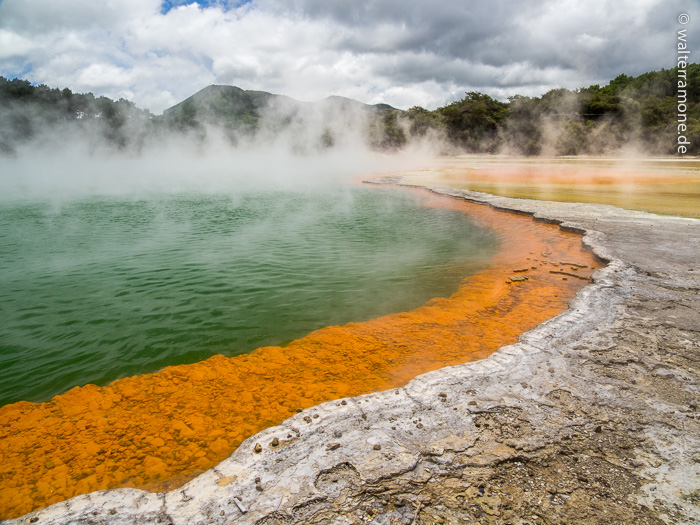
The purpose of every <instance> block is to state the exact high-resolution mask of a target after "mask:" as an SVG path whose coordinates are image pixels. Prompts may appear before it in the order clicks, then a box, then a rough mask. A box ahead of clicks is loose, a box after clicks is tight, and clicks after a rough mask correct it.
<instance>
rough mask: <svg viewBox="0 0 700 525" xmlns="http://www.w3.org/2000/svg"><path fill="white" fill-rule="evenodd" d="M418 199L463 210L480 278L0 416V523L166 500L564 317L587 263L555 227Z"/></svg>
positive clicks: (1, 411) (574, 242) (18, 406)
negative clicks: (284, 429)
mask: <svg viewBox="0 0 700 525" xmlns="http://www.w3.org/2000/svg"><path fill="white" fill-rule="evenodd" d="M428 199H429V203H428V205H430V206H441V207H449V208H455V209H459V210H463V211H464V212H465V213H468V214H470V216H472V217H473V218H474V219H475V220H476V221H478V222H480V223H481V224H482V225H483V226H485V227H487V228H489V229H491V230H493V231H495V232H496V233H497V234H498V235H499V236H500V239H501V250H500V252H499V253H498V254H497V255H496V256H495V258H494V259H493V260H492V264H491V265H490V266H489V268H488V269H486V270H483V271H481V272H479V273H477V274H476V275H473V276H472V277H469V278H468V279H465V280H464V281H463V282H462V283H461V286H460V288H459V290H458V291H457V292H456V293H455V294H454V295H452V296H451V297H449V298H438V299H434V300H432V301H430V302H429V303H428V304H426V305H424V306H422V307H420V308H417V309H415V310H412V311H410V312H405V313H397V314H391V315H386V316H384V317H381V318H378V319H374V320H371V321H367V322H362V323H351V324H348V325H345V326H329V327H326V328H323V329H321V330H317V331H315V332H312V333H310V334H309V335H307V336H306V337H304V338H302V339H299V340H297V341H294V342H292V343H290V344H288V345H287V346H286V347H265V348H259V349H257V350H255V351H254V352H252V353H251V354H248V355H242V356H236V357H231V358H228V357H223V356H220V355H218V356H214V357H212V358H210V359H207V360H206V361H203V362H199V363H195V364H191V365H182V366H173V367H168V368H165V369H163V370H161V371H160V372H157V373H154V374H149V375H141V376H135V377H127V378H124V379H120V380H118V381H114V382H113V383H111V384H109V385H107V386H105V387H97V386H94V385H87V386H83V387H76V388H74V389H72V390H70V391H69V392H67V393H65V394H63V395H59V396H56V397H54V398H53V399H52V400H51V401H49V402H47V403H38V404H37V403H29V402H19V403H14V404H12V405H7V406H4V407H2V408H0V457H1V458H2V461H0V517H2V518H10V517H16V516H20V515H22V514H24V513H26V512H29V511H32V510H34V509H38V508H41V507H44V506H47V505H50V504H52V503H56V502H58V501H62V500H65V499H68V498H70V497H72V496H75V495H77V494H82V493H87V492H91V491H94V490H98V489H109V488H115V487H138V488H142V489H147V490H151V491H164V490H168V489H172V488H174V487H177V486H179V485H181V484H183V483H185V482H186V481H188V480H190V479H192V478H193V477H195V476H196V475H198V474H200V473H201V472H203V471H205V470H207V469H209V468H211V467H213V466H214V465H216V464H217V463H219V462H220V461H222V460H223V459H224V458H226V457H227V456H229V455H230V454H231V453H232V452H233V451H234V450H235V449H236V448H237V447H238V445H239V444H240V443H241V442H242V441H243V440H244V439H246V438H248V437H249V436H252V435H253V434H255V433H256V432H258V431H260V430H262V429H264V428H267V427H270V426H272V425H276V424H278V423H280V422H282V421H283V420H284V419H286V418H288V417H289V416H290V415H291V414H292V413H294V412H295V411H297V409H304V408H307V407H311V406H313V405H316V404H318V403H322V402H324V401H329V400H332V399H338V398H341V397H346V396H354V395H358V394H363V393H368V392H373V391H378V390H384V389H389V388H394V387H399V386H401V385H404V384H405V383H406V382H407V381H409V380H410V379H412V378H413V377H415V376H416V375H418V374H421V373H424V372H428V371H430V370H435V369H437V368H441V367H444V366H447V365H454V364H458V363H464V362H468V361H473V360H476V359H482V358H484V357H486V356H488V355H489V354H490V353H492V352H494V351H495V350H497V349H498V348H500V347H502V346H504V345H507V344H510V343H514V342H515V341H516V340H517V338H518V336H519V334H521V333H523V332H524V331H526V330H529V329H531V328H533V327H534V326H536V325H537V324H539V323H541V322H543V321H544V320H546V319H549V318H551V317H553V316H554V315H556V314H558V313H560V312H562V311H563V310H564V309H565V308H566V306H567V302H568V301H569V300H570V299H571V298H572V297H573V296H574V294H575V293H576V291H577V290H579V289H580V288H581V287H582V286H584V285H585V284H586V281H587V280H588V278H589V276H590V275H591V274H592V273H593V271H594V268H595V266H596V264H597V263H596V261H595V260H594V258H593V256H592V255H591V254H590V253H588V252H586V251H584V250H583V249H582V246H581V237H580V236H578V235H574V234H570V233H565V232H562V231H560V230H559V228H558V227H556V226H553V225H547V224H541V223H536V222H534V221H533V220H532V219H530V218H528V217H524V216H520V215H515V214H510V213H504V212H498V211H494V210H493V209H490V208H489V207H487V206H484V205H477V204H471V203H466V202H462V201H458V200H455V199H450V198H447V197H439V196H435V195H431V196H430V197H429V198H428ZM455 235H459V232H455ZM572 266H573V267H572ZM515 270H522V271H518V272H516V271H515ZM551 271H556V272H563V271H566V272H568V273H575V274H576V275H577V276H578V278H576V279H573V278H567V276H566V275H563V274H561V273H551ZM516 277H527V279H517V278H516Z"/></svg>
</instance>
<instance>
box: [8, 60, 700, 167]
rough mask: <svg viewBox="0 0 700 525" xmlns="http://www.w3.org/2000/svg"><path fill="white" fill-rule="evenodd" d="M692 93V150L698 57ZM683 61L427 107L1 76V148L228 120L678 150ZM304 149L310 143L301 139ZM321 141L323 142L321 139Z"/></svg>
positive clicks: (494, 144) (507, 147) (483, 146)
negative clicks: (148, 100) (106, 90)
mask: <svg viewBox="0 0 700 525" xmlns="http://www.w3.org/2000/svg"><path fill="white" fill-rule="evenodd" d="M686 77H687V87H686V88H684V89H685V93H684V95H685V96H684V97H683V98H684V100H685V106H686V112H685V116H686V119H687V121H686V125H687V129H686V130H684V131H683V133H684V134H685V136H686V137H687V139H688V142H690V144H689V145H688V153H690V154H693V155H698V154H700V64H690V65H689V66H688V68H687V71H686ZM678 103H679V97H678V70H677V69H668V70H661V71H655V72H650V73H645V74H643V75H640V76H638V77H630V76H627V75H624V74H622V75H619V76H618V77H616V78H615V79H614V80H612V81H611V82H610V83H609V84H608V85H605V86H599V85H594V86H589V87H587V88H581V89H577V90H567V89H563V88H562V89H554V90H551V91H549V92H547V93H545V94H544V95H542V96H541V97H524V96H519V95H516V96H514V97H511V98H509V99H508V101H507V102H502V101H498V100H495V99H493V98H492V97H490V96H489V95H486V94H483V93H477V92H469V93H466V94H465V97H464V98H463V99H461V100H458V101H456V102H453V103H451V104H449V105H447V106H444V107H441V108H438V109H435V110H433V111H428V110H426V109H423V108H420V107H413V108H411V109H409V110H408V111H401V110H398V109H395V108H392V107H391V106H388V105H385V104H378V105H374V106H370V105H366V104H362V103H360V102H357V101H353V100H350V99H345V98H342V97H329V98H327V99H324V100H323V101H320V102H316V103H310V102H299V101H296V100H293V99H291V98H289V97H284V96H280V95H272V94H270V93H266V92H262V91H244V90H242V89H240V88H237V87H233V86H210V87H208V88H205V89H204V90H202V91H200V92H199V93H197V94H195V95H193V96H192V97H189V98H188V99H187V100H185V101H183V102H182V103H180V104H178V105H176V106H174V107H173V108H170V109H169V110H166V111H165V112H164V114H163V115H161V116H154V115H152V114H151V113H150V112H148V111H146V110H142V109H139V108H137V107H136V106H135V105H134V104H133V103H132V102H129V101H127V100H124V99H120V100H118V101H113V100H110V99H108V98H106V97H95V96H94V95H92V94H89V93H88V94H78V93H73V92H71V90H69V89H63V90H60V89H52V88H49V87H47V86H44V85H32V84H30V83H29V82H28V81H26V80H21V79H14V80H7V79H5V78H2V77H0V154H4V155H12V154H15V153H16V152H17V150H18V148H20V147H22V145H24V144H28V143H30V142H32V141H34V142H32V143H34V144H36V143H41V144H56V145H59V146H60V145H61V144H62V143H65V142H69V141H83V142H84V143H85V144H87V145H88V146H89V147H90V148H91V149H98V148H102V149H109V150H127V149H128V150H135V151H138V150H139V149H140V148H143V147H144V146H145V145H148V144H150V143H154V142H156V141H158V140H160V139H162V138H167V137H171V136H174V135H183V134H184V135H187V136H188V137H190V138H193V139H194V140H198V141H205V140H206V139H207V136H208V134H209V133H211V131H212V130H215V129H218V130H220V131H222V132H223V135H224V136H225V137H226V138H227V139H228V140H229V141H230V142H231V143H233V144H237V143H239V141H240V139H241V138H245V137H254V136H261V137H263V138H265V139H270V138H271V137H273V136H275V134H280V133H284V132H289V134H290V135H292V136H294V137H296V138H297V139H298V138H299V137H301V135H303V134H312V135H313V136H311V137H310V142H309V137H305V140H306V142H307V143H311V144H313V145H314V147H315V148H328V147H333V146H334V145H336V144H337V143H338V140H339V138H340V137H341V136H343V134H344V133H346V132H348V131H349V130H350V129H353V130H354V131H355V132H358V133H360V134H361V135H362V136H363V137H364V140H365V143H366V144H367V145H368V146H369V147H372V148H373V149H378V150H398V149H401V148H404V147H407V146H409V145H410V144H411V143H412V141H413V140H416V139H425V140H430V141H432V142H434V143H435V144H438V145H439V149H440V150H441V151H442V152H444V153H459V152H474V153H506V154H515V155H583V154H587V155H600V154H611V153H616V152H620V151H622V150H625V149H628V148H632V150H633V151H634V150H637V151H644V152H645V153H649V154H659V155H661V154H674V153H676V146H677V136H678V120H679V117H678ZM300 151H307V152H308V151H309V150H308V148H307V149H304V148H300ZM312 151H313V149H312Z"/></svg>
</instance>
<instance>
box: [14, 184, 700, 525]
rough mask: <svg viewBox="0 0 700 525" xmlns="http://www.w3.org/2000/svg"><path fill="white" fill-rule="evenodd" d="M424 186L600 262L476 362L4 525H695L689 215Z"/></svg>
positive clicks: (698, 316) (694, 298) (698, 441)
mask: <svg viewBox="0 0 700 525" xmlns="http://www.w3.org/2000/svg"><path fill="white" fill-rule="evenodd" d="M374 182H377V181H376V180H375V181H374ZM385 182H391V183H397V182H403V183H408V184H415V183H416V181H415V180H411V178H410V177H407V178H406V179H401V178H396V177H393V178H389V179H385ZM433 191H436V192H437V193H440V194H444V195H450V196H452V197H454V198H458V199H468V200H470V201H473V202H478V203H483V204H486V205H490V206H493V207H495V208H498V209H502V210H509V211H513V212H517V213H525V214H530V215H533V217H534V218H535V220H541V221H546V222H552V223H557V224H559V225H560V227H562V228H565V229H567V230H570V231H579V232H581V233H583V234H584V237H583V243H584V244H585V245H586V246H587V247H589V248H590V249H591V250H592V251H593V252H594V253H595V254H596V256H598V257H599V258H601V259H604V260H606V261H608V264H607V266H606V267H604V268H602V269H599V270H597V271H596V273H595V274H594V275H593V283H592V284H590V285H588V286H586V287H585V288H583V289H582V290H581V291H580V292H579V293H578V295H577V296H576V298H575V299H574V300H573V301H571V303H570V305H569V309H568V310H567V311H565V312H564V313H562V314H560V315H559V316H557V317H555V318H554V319H551V320H550V321H547V322H545V323H543V324H541V325H539V326H537V327H536V328H534V329H533V330H530V331H529V332H527V333H525V334H523V335H522V336H521V337H520V339H519V341H518V342H517V343H515V344H513V345H510V346H507V347H504V348H502V349H500V350H499V351H497V352H496V353H495V354H492V355H491V356H490V357H488V358H486V359H483V360H481V361H476V362H472V363H467V364H464V365H457V366H453V367H449V368H444V369H441V370H437V371H435V372H430V373H427V374H424V375H422V376H419V377H417V378H416V379H414V380H412V381H411V382H410V383H408V384H407V385H406V386H405V387H402V388H398V389H392V390H389V391H385V392H380V393H374V394H368V395H365V396H360V397H356V398H351V399H348V400H345V401H342V402H341V401H331V402H328V403H324V404H322V405H318V406H316V407H313V408H310V409H307V410H305V411H304V412H302V413H300V414H297V415H295V416H293V417H291V418H290V419H288V420H286V421H284V422H283V423H282V424H281V425H279V426H277V427H272V428H269V429H267V430H265V431H263V432H261V433H259V434H257V435H255V436H253V437H251V438H250V439H248V440H247V441H245V442H244V443H243V444H242V445H241V446H240V447H239V448H238V450H236V452H234V454H233V455H232V456H231V457H230V458H229V459H227V460H225V461H223V462H222V463H221V464H219V465H218V466H217V467H215V468H213V469H210V470H209V471H207V472H206V473H204V474H202V475H201V476H199V477H198V478H196V479H194V480H193V481H191V482H190V483H188V484H186V485H185V486H183V487H181V488H179V489H176V490H173V491H171V492H168V493H165V494H152V493H148V492H144V491H139V490H135V489H118V490H114V491H100V492H96V493H92V494H88V495H84V496H79V497H77V498H74V499H72V500H68V501H67V502H63V503H58V504H55V505H53V506H51V507H48V508H46V509H42V510H39V511H36V512H35V513H32V514H28V515H26V516H24V517H23V518H19V519H17V520H10V521H8V523H25V522H26V523H29V522H30V521H31V522H32V523H35V522H36V523H56V524H58V523H65V522H67V521H70V520H81V519H82V520H88V519H89V520H93V521H97V520H104V521H105V522H110V519H112V520H113V519H114V518H115V517H116V516H118V518H119V522H120V523H143V524H145V523H153V522H156V521H157V520H159V519H160V520H161V521H163V522H169V523H222V524H223V523H263V522H264V523H285V524H287V523H309V522H334V523H350V522H356V521H361V520H362V521H367V522H375V523H437V522H445V523H453V522H465V523H467V522H470V521H473V520H477V521H478V522H480V523H519V524H524V523H526V522H527V523H552V522H567V523H642V524H646V523H648V524H651V523H687V524H690V523H697V521H698V520H700V478H699V476H698V472H699V470H700V455H698V450H700V415H699V414H698V410H697V408H698V406H700V370H699V366H698V358H697V355H698V350H700V331H699V330H698V326H699V325H700V262H698V253H700V220H697V219H690V218H678V217H667V216H657V215H652V214H649V213H644V212H636V211H626V210H622V209H620V208H615V207H612V206H607V205H600V204H576V203H567V202H549V201H535V200H526V199H513V198H507V197H498V196H494V195H490V194H487V193H477V192H472V191H466V190H459V189H445V188H443V189H439V188H438V189H434V190H433ZM311 416H312V417H311ZM316 416H318V417H316ZM307 419H308V421H307ZM278 436H286V437H288V438H289V440H288V441H285V446H284V447H280V448H278V449H276V450H268V449H267V447H266V448H265V450H263V451H262V453H261V454H256V453H255V452H254V450H253V449H254V448H255V447H256V444H257V443H266V444H267V443H269V442H272V441H273V440H274V439H276V438H277V437H278ZM35 518H36V519H35Z"/></svg>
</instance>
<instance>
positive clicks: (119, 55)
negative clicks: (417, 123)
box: [0, 0, 700, 112]
mask: <svg viewBox="0 0 700 525" xmlns="http://www.w3.org/2000/svg"><path fill="white" fill-rule="evenodd" d="M184 4H185V5H180V6H179V7H175V8H173V9H171V10H170V11H168V12H167V13H165V14H163V13H161V2H160V0H103V1H101V2H95V1H94V0H62V1H61V2H56V1H52V0H3V1H0V74H1V75H5V76H14V75H21V76H23V77H25V78H28V79H29V80H32V81H34V82H41V83H46V84H48V85H50V86H55V87H69V88H71V89H73V90H74V91H93V92H95V93H96V94H98V95H100V94H104V95H107V96H110V97H116V98H119V97H121V96H123V97H130V98H132V99H133V100H134V102H136V103H137V105H139V106H142V107H147V108H149V109H151V110H152V111H154V112H160V111H162V110H163V109H165V108H166V107H168V106H170V105H172V104H174V103H177V102H179V101H180V100H182V99H184V98H185V97H187V96H189V95H191V94H193V93H194V92H195V91H197V90H199V89H201V88H203V87H205V86H207V85H209V84H212V83H219V84H233V85H237V86H240V87H242V88H244V89H260V90H265V91H271V92H274V93H282V94H287V95H289V96H292V97H295V98H299V99H302V100H316V99H319V98H323V97H325V96H328V95H332V94H337V95H343V96H349V97H352V98H356V99H359V100H362V101H364V102H368V103H377V102H386V103H389V104H392V105H394V106H397V107H403V108H407V107H410V106H413V105H423V106H426V107H429V108H433V107H436V106H438V105H443V104H445V103H447V102H449V101H451V100H454V99H455V98H460V97H461V96H463V94H464V92H465V91H471V90H477V91H482V92H485V93H488V94H490V95H492V96H497V97H500V98H505V97H506V96H508V95H513V94H515V93H520V94H525V95H539V94H541V93H542V92H544V91H547V90H549V89H552V88H554V87H560V86H563V87H569V88H575V87H583V86H587V85H590V84H593V83H605V82H606V81H607V80H609V79H611V78H613V77H614V76H616V75H617V74H619V73H627V74H640V73H643V72H646V71H650V70H654V69H660V68H662V67H673V63H672V60H673V52H674V49H675V46H674V40H675V30H676V26H677V16H678V13H680V12H684V11H687V12H689V14H690V16H691V19H696V18H697V19H700V11H698V10H697V7H696V4H692V5H691V4H690V3H688V2H684V1H683V0H671V1H668V0H635V1H633V0H620V1H619V2H607V1H604V0H591V1H586V2H582V1H576V0H563V1H562V0H548V1H544V2H536V1H535V0H523V1H515V0H500V1H495V2H491V3H489V4H488V5H487V4H481V3H466V2H464V1H463V0H443V1H442V2H441V3H440V4H435V3H434V2H432V1H430V0H368V1H366V2H328V1H327V0H291V1H290V0H257V1H254V2H252V3H246V4H244V5H242V6H240V7H237V8H232V9H228V10H227V9H226V8H225V7H224V6H225V5H226V3H225V2H214V3H213V4H212V6H211V7H207V8H202V7H200V6H198V5H197V4H190V5H187V2H184ZM229 5H231V3H230V2H229ZM691 7H693V9H691ZM695 11H697V13H696V12H695ZM688 29H689V32H690V34H689V39H690V40H692V41H696V42H700V24H696V25H695V26H691V25H689V26H688Z"/></svg>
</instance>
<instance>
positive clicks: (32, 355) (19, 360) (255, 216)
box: [0, 184, 498, 405]
mask: <svg viewBox="0 0 700 525" xmlns="http://www.w3.org/2000/svg"><path fill="white" fill-rule="evenodd" d="M423 199H424V197H422V196H420V195H419V194H417V193H415V192H409V191H405V190H402V189H397V188H378V187H367V186H359V185H351V184H338V185H327V186H324V187H323V188H321V189H319V190H318V191H308V188H307V189H305V190H304V191H295V190H291V189H285V190H279V191H275V190H266V191H253V190H249V191H243V190H242V191H241V192H228V193H218V194H214V193H201V192H198V193H176V194H161V195H151V196H149V197H148V198H136V197H133V196H112V197H98V196H90V197H81V198H79V199H74V200H67V201H66V200H64V201H62V202H61V203H60V204H56V203H52V202H50V201H48V200H46V201H28V200H23V201H13V202H0V248H1V249H0V319H1V321H0V405H2V404H6V403H10V402H15V401H18V400H29V401H42V400H47V399H49V398H50V397H52V396H53V395H55V394H59V393H61V392H64V391H66V390H68V389H70V388H71V387H73V386H76V385H83V384H87V383H96V384H100V385H103V384H106V383H108V382H110V381H112V380H114V379H117V378H119V377H124V376H129V375H134V374H142V373H147V372H153V371H156V370H158V369H160V368H163V367H164V366H167V365H174V364H181V363H192V362H196V361H199V360H202V359H205V358H207V357H209V356H211V355H214V354H224V355H229V356H230V355H235V354H240V353H245V352H249V351H251V350H253V349H255V348H258V347H260V346H266V345H280V344H285V343H287V342H289V341H291V340H293V339H296V338H299V337H301V336H303V335H305V334H307V333H308V332H310V331H312V330H314V329H317V328H321V327H323V326H326V325H333V324H344V323H347V322H351V321H362V320H366V319H370V318H374V317H377V316H380V315H383V314H386V313H390V312H398V311H405V310H409V309H411V308H415V307H417V306H420V305H421V304H423V303H425V302H426V301H427V300H429V299H430V298H432V297H437V296H447V295H449V294H451V293H452V292H454V291H455V290H456V289H457V286H458V285H459V282H460V281H461V280H462V279H463V278H465V277H467V276H469V275H471V274H472V273H474V272H475V271H478V270H479V269H481V268H483V267H484V266H486V265H487V264H488V260H489V258H490V256H491V255H492V254H493V252H494V250H495V249H496V248H497V244H498V239H497V238H495V236H494V234H492V233H490V232H489V231H486V230H484V229H483V228H481V227H478V226H476V225H475V224H474V223H473V222H471V221H470V219H469V218H468V217H467V216H466V215H465V214H463V213H461V212H458V211H454V210H446V209H437V208H428V207H422V206H421V203H422V202H423Z"/></svg>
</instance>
